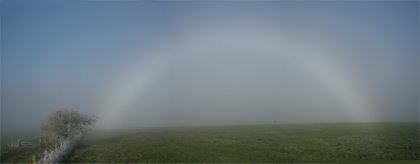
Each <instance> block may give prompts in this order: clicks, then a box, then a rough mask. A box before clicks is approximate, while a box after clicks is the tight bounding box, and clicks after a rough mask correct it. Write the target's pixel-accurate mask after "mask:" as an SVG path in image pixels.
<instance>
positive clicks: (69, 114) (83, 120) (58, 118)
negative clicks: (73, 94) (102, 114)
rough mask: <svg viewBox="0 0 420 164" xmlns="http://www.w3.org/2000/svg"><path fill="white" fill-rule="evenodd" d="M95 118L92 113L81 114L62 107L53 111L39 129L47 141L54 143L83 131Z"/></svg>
mask: <svg viewBox="0 0 420 164" xmlns="http://www.w3.org/2000/svg"><path fill="white" fill-rule="evenodd" d="M96 119H97V118H96V116H94V115H82V114H80V113H79V112H77V111H75V110H73V109H69V108H64V109H61V110H57V111H55V112H53V113H52V114H51V115H50V116H49V117H48V119H47V121H46V122H45V123H44V124H43V125H42V127H41V130H42V132H43V134H44V136H45V137H46V141H47V143H48V144H49V145H54V144H58V143H60V142H62V141H63V140H65V139H67V138H70V137H72V136H75V135H77V134H80V133H84V132H85V131H86V130H87V129H88V128H89V126H90V125H91V124H92V123H93V122H94V121H96Z"/></svg>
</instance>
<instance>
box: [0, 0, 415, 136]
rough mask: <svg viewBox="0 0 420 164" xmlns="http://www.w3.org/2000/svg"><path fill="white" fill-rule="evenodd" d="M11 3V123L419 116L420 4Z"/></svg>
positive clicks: (5, 111) (5, 123)
mask: <svg viewBox="0 0 420 164" xmlns="http://www.w3.org/2000/svg"><path fill="white" fill-rule="evenodd" d="M0 6H1V8H0V11H1V129H2V131H3V130H10V129H13V128H16V129H32V128H38V127H39V126H40V124H41V122H42V121H43V120H44V119H45V118H46V117H47V116H48V114H49V113H51V111H54V110H56V109H59V108H62V107H71V108H74V109H75V110H78V111H80V112H81V113H86V114H87V113H94V114H96V115H98V116H99V117H100V121H99V122H98V123H97V126H98V127H150V126H184V125H224V124H264V123H273V122H278V123H295V122H371V121H417V120H418V116H419V114H418V110H419V105H418V101H419V95H418V93H419V67H418V66H419V65H418V64H419V56H418V55H419V2H418V1H383V2H381V1H379V2H378V1H371V2H357V1H354V2H352V1H318V2H316V1H315V2H304V1H301V2H289V1H279V2H188V1H187V2H166V1H156V2H145V1H123V2H117V1H89V0H86V1H83V0H82V1H29V0H28V1H20V0H18V1H11V0H9V1H8V0H3V1H0Z"/></svg>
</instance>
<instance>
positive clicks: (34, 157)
mask: <svg viewBox="0 0 420 164" xmlns="http://www.w3.org/2000/svg"><path fill="white" fill-rule="evenodd" d="M32 161H34V164H36V156H35V154H34V155H33V156H32Z"/></svg>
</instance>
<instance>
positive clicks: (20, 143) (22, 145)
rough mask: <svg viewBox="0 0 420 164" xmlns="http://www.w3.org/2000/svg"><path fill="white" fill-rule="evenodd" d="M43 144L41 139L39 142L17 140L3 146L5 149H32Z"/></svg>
mask: <svg viewBox="0 0 420 164" xmlns="http://www.w3.org/2000/svg"><path fill="white" fill-rule="evenodd" d="M42 146H44V142H43V141H42V139H39V140H21V139H17V141H15V142H10V143H7V144H6V145H5V147H6V149H20V148H33V147H42Z"/></svg>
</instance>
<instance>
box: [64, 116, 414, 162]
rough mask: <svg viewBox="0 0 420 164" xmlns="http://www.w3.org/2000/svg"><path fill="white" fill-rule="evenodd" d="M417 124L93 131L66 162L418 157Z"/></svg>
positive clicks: (320, 159) (301, 160) (287, 160)
mask: <svg viewBox="0 0 420 164" xmlns="http://www.w3.org/2000/svg"><path fill="white" fill-rule="evenodd" d="M418 128H419V124H417V123H398V124H397V123H395V124H391V123H369V124H283V125H253V126H225V127H197V128H160V129H138V130H124V131H121V130H116V131H94V132H91V133H90V134H88V135H87V136H86V137H85V138H84V140H83V141H82V143H81V144H80V146H79V147H78V148H77V149H76V150H75V152H74V153H73V154H72V155H71V156H70V157H69V158H68V159H67V161H66V162H75V163H77V162H87V163H90V162H326V161H348V160H418V159H419V129H418Z"/></svg>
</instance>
